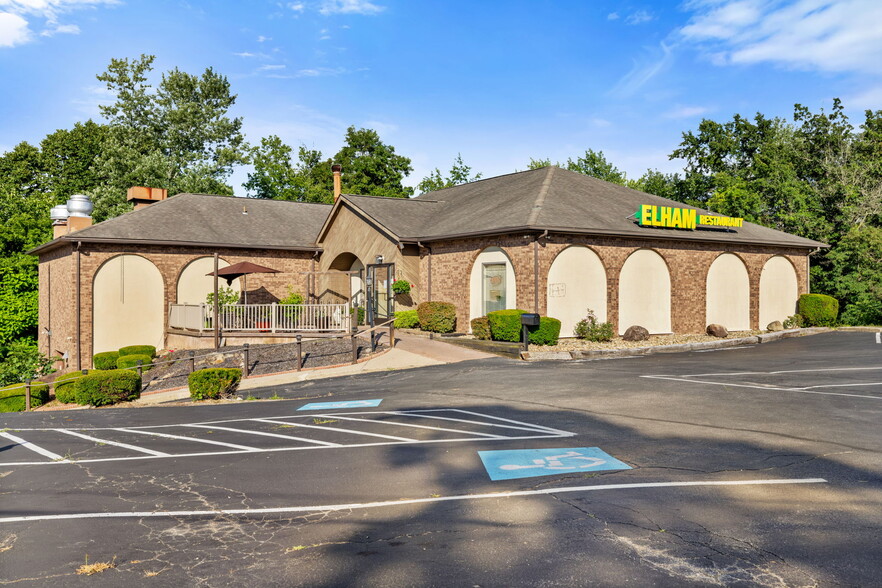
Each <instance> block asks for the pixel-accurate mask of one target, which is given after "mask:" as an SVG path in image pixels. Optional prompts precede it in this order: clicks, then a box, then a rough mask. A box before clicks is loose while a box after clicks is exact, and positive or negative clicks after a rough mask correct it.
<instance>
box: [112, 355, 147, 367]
mask: <svg viewBox="0 0 882 588" xmlns="http://www.w3.org/2000/svg"><path fill="white" fill-rule="evenodd" d="M139 361H140V362H141V365H143V366H145V367H144V369H145V370H149V369H150V367H152V366H148V365H147V364H149V363H151V362H152V361H153V358H152V357H150V356H149V355H141V354H138V353H135V354H132V355H123V356H122V357H120V358H119V359H117V360H116V367H117V368H118V369H121V370H127V369H132V368H136V367H138V362H139Z"/></svg>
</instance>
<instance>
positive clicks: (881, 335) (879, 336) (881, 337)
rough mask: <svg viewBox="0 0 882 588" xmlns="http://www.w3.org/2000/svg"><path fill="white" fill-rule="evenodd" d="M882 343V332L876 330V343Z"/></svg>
mask: <svg viewBox="0 0 882 588" xmlns="http://www.w3.org/2000/svg"><path fill="white" fill-rule="evenodd" d="M880 343H882V333H879V332H878V331H877V332H876V345H879V344H880Z"/></svg>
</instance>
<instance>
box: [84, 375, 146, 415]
mask: <svg viewBox="0 0 882 588" xmlns="http://www.w3.org/2000/svg"><path fill="white" fill-rule="evenodd" d="M76 388H77V390H76V401H77V404H91V405H92V406H104V405H105V404H116V403H117V402H123V401H125V400H134V399H135V398H138V397H140V396H141V378H140V377H139V376H138V374H136V373H135V372H133V371H130V370H108V371H94V372H89V373H88V374H87V375H85V376H83V377H82V378H80V379H79V383H78V384H77V386H76Z"/></svg>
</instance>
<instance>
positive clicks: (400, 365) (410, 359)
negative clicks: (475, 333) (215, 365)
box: [134, 333, 497, 405]
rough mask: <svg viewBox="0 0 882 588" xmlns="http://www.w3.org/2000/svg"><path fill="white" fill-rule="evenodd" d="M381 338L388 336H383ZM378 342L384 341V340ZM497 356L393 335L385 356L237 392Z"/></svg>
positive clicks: (280, 377) (161, 396) (147, 400)
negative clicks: (393, 338)
mask: <svg viewBox="0 0 882 588" xmlns="http://www.w3.org/2000/svg"><path fill="white" fill-rule="evenodd" d="M383 337H384V338H385V337H388V335H386V334H385V333H384V334H383ZM380 342H381V343H383V342H385V341H384V340H383V338H381V339H380ZM489 357H497V356H496V355H492V354H490V353H483V352H481V351H475V350H473V349H466V348H464V347H459V346H457V345H451V344H449V343H444V342H442V341H438V340H433V339H428V338H426V337H421V336H417V335H410V334H405V333H402V334H398V333H396V336H395V347H394V348H392V349H390V350H389V351H387V352H386V353H384V354H382V355H380V356H379V357H375V358H373V359H369V360H368V361H365V362H363V363H358V364H355V365H343V366H340V367H331V368H319V369H314V370H304V371H301V372H287V373H284V374H272V375H268V376H254V377H251V378H247V379H245V380H242V383H241V384H239V391H246V390H253V389H255V388H263V387H265V386H276V385H279V384H291V383H295V382H305V381H306V380H318V379H324V378H336V377H339V376H351V375H354V374H364V373H368V372H384V371H391V370H405V369H411V368H418V367H425V366H429V365H439V364H444V363H458V362H460V361H469V360H472V359H485V358H489ZM189 397H190V392H189V391H188V390H187V389H186V388H185V389H182V390H169V391H165V392H156V393H154V394H146V395H144V396H142V397H141V398H139V399H138V400H136V401H135V402H134V404H142V405H143V404H158V403H161V402H169V401H171V400H183V399H186V398H189Z"/></svg>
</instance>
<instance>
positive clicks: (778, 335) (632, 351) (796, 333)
mask: <svg viewBox="0 0 882 588" xmlns="http://www.w3.org/2000/svg"><path fill="white" fill-rule="evenodd" d="M834 330H836V329H831V328H828V327H811V328H807V329H788V330H786V331H777V332H775V333H765V334H763V335H757V336H755V337H741V338H739V339H722V340H720V341H703V342H700V343H681V344H679V345H659V346H655V347H633V348H624V349H588V350H584V351H522V352H521V359H523V360H525V361H572V360H577V359H613V358H618V357H637V356H641V355H654V354H656V353H682V352H684V351H703V350H706V349H724V348H726V347H740V346H742V345H758V344H761V343H771V342H772V341H778V340H779V339H789V338H790V337H805V336H808V335H817V334H820V333H827V332H830V331H834ZM878 331H879V329H872V330H871V331H870V332H878Z"/></svg>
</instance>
